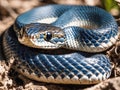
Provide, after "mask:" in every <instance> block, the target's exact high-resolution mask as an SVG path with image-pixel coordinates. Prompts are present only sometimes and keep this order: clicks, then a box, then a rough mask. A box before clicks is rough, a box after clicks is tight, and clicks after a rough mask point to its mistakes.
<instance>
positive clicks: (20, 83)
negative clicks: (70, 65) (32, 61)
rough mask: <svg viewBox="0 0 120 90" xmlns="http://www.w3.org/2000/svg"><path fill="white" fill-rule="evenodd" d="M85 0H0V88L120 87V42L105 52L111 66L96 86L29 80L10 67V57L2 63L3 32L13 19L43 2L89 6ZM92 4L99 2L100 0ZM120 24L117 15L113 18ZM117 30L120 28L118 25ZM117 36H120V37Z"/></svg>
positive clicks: (70, 89) (77, 89)
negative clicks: (108, 73) (109, 72)
mask: <svg viewBox="0 0 120 90" xmlns="http://www.w3.org/2000/svg"><path fill="white" fill-rule="evenodd" d="M87 1H88V0H0V90H120V41H119V40H118V41H117V43H116V44H115V45H114V46H113V47H112V48H110V49H109V50H108V51H106V52H105V54H106V55H108V56H109V58H110V60H111V63H112V65H113V70H112V75H111V77H110V79H108V80H106V81H103V82H101V83H99V84H96V85H60V84H48V83H42V82H36V81H33V80H29V79H28V78H26V77H24V76H22V75H20V74H19V73H17V72H16V71H14V70H13V69H11V68H10V67H11V66H12V62H13V61H14V60H13V59H11V60H10V62H9V63H6V62H5V58H4V56H3V53H2V52H3V51H2V45H1V44H2V42H1V41H2V33H3V32H4V31H5V30H6V29H7V28H9V27H10V26H11V25H12V24H13V23H14V21H15V18H16V17H17V16H18V15H19V14H20V13H23V12H25V11H27V10H30V9H32V8H33V7H37V6H42V5H46V4H77V5H86V3H87V4H88V5H89V4H91V3H90V2H87ZM94 1H97V2H94V3H92V4H91V5H99V6H100V5H101V3H100V0H94ZM115 18H116V21H117V22H118V25H119V27H120V17H119V16H117V17H115ZM119 30H120V28H119ZM119 39H120V37H119Z"/></svg>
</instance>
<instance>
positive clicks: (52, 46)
mask: <svg viewBox="0 0 120 90" xmlns="http://www.w3.org/2000/svg"><path fill="white" fill-rule="evenodd" d="M13 29H14V30H13ZM17 38H18V39H17ZM117 38H118V27H117V24H116V22H115V21H114V18H113V17H112V16H111V15H110V14H108V13H107V12H105V11H104V10H102V9H100V8H97V7H91V6H72V5H47V6H42V7H38V8H35V9H32V10H30V11H28V12H26V13H23V14H21V15H20V16H18V18H17V19H16V22H15V24H14V25H13V26H11V27H10V28H9V30H7V31H6V32H5V34H4V38H3V47H4V48H3V49H4V54H5V56H6V58H7V59H10V58H11V57H14V58H15V62H14V65H13V68H14V69H16V70H17V71H18V72H20V73H22V74H23V75H25V76H27V77H29V78H31V79H34V80H37V81H43V82H50V83H63V84H94V83H98V82H100V81H102V80H105V79H107V78H109V76H110V74H111V65H110V61H109V58H108V57H106V56H105V55H103V54H94V53H95V52H101V51H105V50H107V49H108V48H109V47H111V46H112V45H113V44H114V43H115V42H116V40H117ZM23 44H24V45H23ZM83 51H84V52H83ZM92 53H93V54H92Z"/></svg>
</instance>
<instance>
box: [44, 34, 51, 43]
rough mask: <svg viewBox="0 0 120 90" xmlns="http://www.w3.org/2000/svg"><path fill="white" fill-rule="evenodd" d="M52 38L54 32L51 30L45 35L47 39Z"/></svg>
mask: <svg viewBox="0 0 120 90" xmlns="http://www.w3.org/2000/svg"><path fill="white" fill-rule="evenodd" d="M51 38H52V33H51V32H47V33H46V36H45V40H46V41H49V40H50V39H51Z"/></svg>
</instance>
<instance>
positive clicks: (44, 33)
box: [17, 23, 65, 49]
mask: <svg viewBox="0 0 120 90" xmlns="http://www.w3.org/2000/svg"><path fill="white" fill-rule="evenodd" d="M17 34H18V40H19V41H20V43H21V44H24V45H26V46H30V47H33V48H40V49H57V48H61V47H63V46H64V44H65V34H64V32H63V30H62V29H61V28H59V27H55V26H52V25H48V24H40V23H32V24H28V25H25V26H24V27H23V28H21V30H19V32H17Z"/></svg>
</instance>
